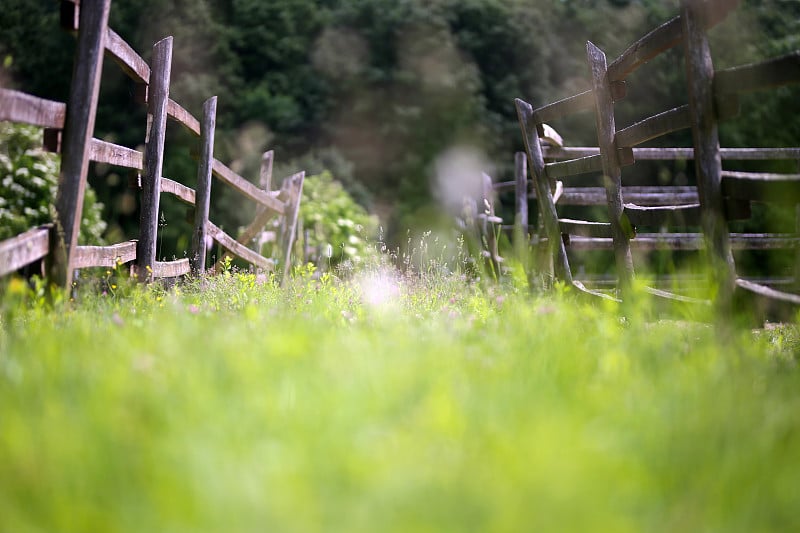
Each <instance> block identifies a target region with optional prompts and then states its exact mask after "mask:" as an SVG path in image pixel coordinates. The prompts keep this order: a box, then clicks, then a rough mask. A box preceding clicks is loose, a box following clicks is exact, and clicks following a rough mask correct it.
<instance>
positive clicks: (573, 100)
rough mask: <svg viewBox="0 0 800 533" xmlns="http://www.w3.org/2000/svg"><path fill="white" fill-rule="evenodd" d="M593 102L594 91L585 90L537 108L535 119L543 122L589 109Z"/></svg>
mask: <svg viewBox="0 0 800 533" xmlns="http://www.w3.org/2000/svg"><path fill="white" fill-rule="evenodd" d="M593 104H594V99H593V97H592V91H584V92H582V93H580V94H576V95H574V96H570V97H568V98H564V99H563V100H559V101H558V102H553V103H552V104H547V105H545V106H542V107H540V108H539V109H536V110H535V111H534V112H533V121H534V122H535V123H536V124H541V123H543V122H549V121H551V120H555V119H558V118H561V117H563V116H566V115H571V114H573V113H579V112H581V111H589V110H590V109H591V108H592V105H593Z"/></svg>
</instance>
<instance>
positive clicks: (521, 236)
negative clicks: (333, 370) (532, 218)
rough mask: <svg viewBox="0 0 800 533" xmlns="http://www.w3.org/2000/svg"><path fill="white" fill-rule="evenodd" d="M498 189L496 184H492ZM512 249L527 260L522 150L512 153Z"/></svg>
mask: <svg viewBox="0 0 800 533" xmlns="http://www.w3.org/2000/svg"><path fill="white" fill-rule="evenodd" d="M494 188H495V190H498V187H497V184H495V185H494ZM514 193H515V194H514V201H515V203H516V209H515V211H514V212H515V215H514V239H513V240H514V249H515V250H516V255H517V259H518V260H520V261H522V262H523V264H525V263H526V262H527V255H528V254H527V248H528V242H529V240H530V238H529V235H528V161H527V158H526V155H525V153H524V152H517V153H515V154H514Z"/></svg>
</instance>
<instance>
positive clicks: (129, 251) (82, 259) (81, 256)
mask: <svg viewBox="0 0 800 533" xmlns="http://www.w3.org/2000/svg"><path fill="white" fill-rule="evenodd" d="M134 259H136V241H128V242H122V243H119V244H114V245H111V246H78V247H77V248H76V249H75V260H74V263H75V264H74V265H73V267H74V268H89V267H107V268H113V267H115V266H117V264H121V263H128V262H130V261H133V260H134Z"/></svg>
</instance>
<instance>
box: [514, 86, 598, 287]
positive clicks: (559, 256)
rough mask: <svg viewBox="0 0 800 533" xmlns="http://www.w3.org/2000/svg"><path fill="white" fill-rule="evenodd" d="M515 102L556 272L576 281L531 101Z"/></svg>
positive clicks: (560, 276) (571, 281)
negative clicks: (560, 224)
mask: <svg viewBox="0 0 800 533" xmlns="http://www.w3.org/2000/svg"><path fill="white" fill-rule="evenodd" d="M590 95H591V93H590ZM515 105H516V108H517V117H518V120H519V125H520V129H521V130H522V140H523V142H524V143H525V151H526V152H527V154H528V164H529V165H530V171H531V176H532V178H533V185H534V188H535V189H536V193H537V202H538V204H539V215H540V217H541V219H542V221H543V223H544V227H545V232H546V234H547V237H548V241H549V242H548V246H549V247H550V253H551V256H552V257H553V268H554V271H555V275H556V277H557V278H558V279H560V280H562V281H565V282H567V283H569V284H570V285H571V284H572V283H573V279H572V272H571V271H570V268H569V260H568V259H567V252H566V250H565V248H564V242H563V241H562V240H561V228H560V227H559V225H558V213H557V211H556V206H555V203H554V202H553V193H552V191H551V190H550V183H549V180H548V178H547V174H546V173H545V164H544V157H543V156H542V146H541V143H540V142H539V135H538V132H537V130H536V123H535V119H534V117H533V109H532V107H531V105H530V104H529V103H527V102H525V101H524V100H520V99H519V98H517V99H516V100H515Z"/></svg>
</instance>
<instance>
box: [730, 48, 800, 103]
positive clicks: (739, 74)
mask: <svg viewBox="0 0 800 533" xmlns="http://www.w3.org/2000/svg"><path fill="white" fill-rule="evenodd" d="M790 83H800V51H795V52H792V53H790V54H787V55H785V56H781V57H776V58H774V59H769V60H767V61H762V62H760V63H752V64H750V65H743V66H741V67H735V68H730V69H725V70H720V71H719V72H717V73H716V75H715V77H714V89H715V90H716V93H717V95H718V96H719V95H724V94H737V93H746V92H751V91H760V90H763V89H770V88H773V87H780V86H781V85H788V84H790Z"/></svg>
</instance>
